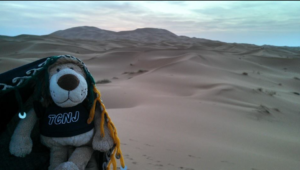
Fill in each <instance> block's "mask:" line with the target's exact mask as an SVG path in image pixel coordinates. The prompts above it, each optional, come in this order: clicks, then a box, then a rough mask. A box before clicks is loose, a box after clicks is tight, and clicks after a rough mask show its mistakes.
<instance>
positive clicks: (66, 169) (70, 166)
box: [54, 162, 79, 170]
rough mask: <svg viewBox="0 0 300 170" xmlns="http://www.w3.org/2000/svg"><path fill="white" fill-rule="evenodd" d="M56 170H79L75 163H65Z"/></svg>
mask: <svg viewBox="0 0 300 170" xmlns="http://www.w3.org/2000/svg"><path fill="white" fill-rule="evenodd" d="M54 170H79V168H78V167H77V166H76V165H75V164H74V163H73V162H64V163H61V164H60V165H58V166H57V167H56V168H55V169H54Z"/></svg>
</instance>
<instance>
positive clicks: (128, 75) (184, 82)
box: [0, 35, 300, 170]
mask: <svg viewBox="0 0 300 170" xmlns="http://www.w3.org/2000/svg"><path fill="white" fill-rule="evenodd" d="M0 49H1V50H0V73H2V72H4V71H7V70H9V69H12V68H15V67H17V66H21V65H23V64H26V63H29V62H32V61H35V60H37V59H39V58H43V57H47V56H52V55H60V54H69V55H73V56H75V57H78V58H80V59H81V60H83V62H84V63H85V64H86V65H87V66H88V68H89V70H90V71H91V73H92V75H93V76H94V78H95V80H96V81H97V82H98V83H97V87H98V89H99V90H100V91H101V93H102V99H103V101H104V104H105V106H106V107H107V109H108V113H109V115H110V116H111V118H112V120H113V122H114V124H115V126H116V127H117V129H118V134H119V137H120V139H121V143H122V145H121V148H122V150H123V154H124V157H125V162H126V165H127V166H128V169H130V170H174V169H183V170H299V168H300V105H299V101H300V74H299V73H300V67H299V66H300V48H296V47H295V48H291V47H274V46H256V45H251V44H236V43H223V42H218V41H210V40H204V39H195V38H184V37H182V40H181V41H178V42H176V41H175V40H174V41H159V42H139V41H131V40H107V41H97V42H96V41H90V40H68V39H63V38H58V37H52V36H31V35H21V36H17V37H6V36H1V37H0ZM103 80H106V81H103ZM107 80H109V81H107ZM107 82H108V83H107Z"/></svg>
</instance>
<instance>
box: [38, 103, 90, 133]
mask: <svg viewBox="0 0 300 170" xmlns="http://www.w3.org/2000/svg"><path fill="white" fill-rule="evenodd" d="M34 110H35V112H36V114H37V116H38V117H39V118H40V133H41V134H42V135H44V136H48V137H70V136H75V135H79V134H82V133H85V132H88V131H90V130H91V129H93V127H94V121H93V122H92V123H91V124H88V123H87V120H88V118H89V110H88V109H87V107H86V106H85V105H84V103H80V104H78V105H76V106H74V107H69V108H62V107H59V106H57V105H56V104H52V105H50V106H49V107H47V108H44V107H42V105H41V104H40V103H39V102H35V103H34Z"/></svg>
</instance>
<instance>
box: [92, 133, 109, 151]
mask: <svg viewBox="0 0 300 170" xmlns="http://www.w3.org/2000/svg"><path fill="white" fill-rule="evenodd" d="M113 146H114V141H113V139H112V138H111V137H110V136H109V135H108V134H106V135H105V136H104V137H103V138H101V137H100V135H99V136H98V135H97V136H94V138H93V149H94V150H98V151H100V152H106V151H108V150H109V149H110V148H112V147H113Z"/></svg>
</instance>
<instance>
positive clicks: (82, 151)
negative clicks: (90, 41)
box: [0, 55, 126, 170]
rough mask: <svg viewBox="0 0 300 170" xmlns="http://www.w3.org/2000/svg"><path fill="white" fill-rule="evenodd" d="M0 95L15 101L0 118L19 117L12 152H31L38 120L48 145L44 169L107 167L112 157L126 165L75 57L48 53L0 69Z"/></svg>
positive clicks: (95, 93)
mask: <svg viewBox="0 0 300 170" xmlns="http://www.w3.org/2000/svg"><path fill="white" fill-rule="evenodd" d="M13 93H14V94H13ZM11 96H14V97H11ZM0 97H1V98H2V99H3V98H6V99H7V100H9V98H13V99H14V100H15V101H16V102H17V103H18V110H17V113H19V114H14V113H10V115H12V116H10V117H9V118H6V120H4V122H1V124H9V121H11V119H13V117H19V118H20V120H19V121H18V122H17V124H16V127H15V130H14V131H13V133H12V135H11V140H10V142H9V152H10V154H12V155H14V156H15V157H21V158H20V159H22V157H26V155H30V154H31V152H32V150H33V141H32V139H31V133H32V130H33V129H35V128H36V126H37V125H36V124H38V131H39V134H40V137H39V138H40V142H41V143H42V144H43V145H45V146H46V147H48V148H49V149H50V160H49V167H48V169H49V170H84V169H91V170H92V169H109V168H110V165H111V164H112V165H113V169H114V170H116V168H117V164H116V160H115V157H116V158H117V159H120V163H121V169H126V166H125V163H124V159H123V156H122V151H121V149H120V140H119V138H118V136H117V130H116V128H115V127H114V125H113V123H112V121H111V119H110V117H109V116H108V114H107V111H106V108H105V106H104V104H103V102H102V100H101V94H100V92H99V91H98V90H97V88H96V86H95V81H94V79H93V77H92V75H91V74H90V72H89V71H88V69H87V67H86V66H85V64H84V63H83V62H82V61H81V60H79V59H78V58H75V57H73V56H70V55H60V56H52V57H47V58H43V59H40V60H38V61H35V62H33V63H30V64H27V65H24V66H21V67H19V68H16V69H13V70H11V71H8V72H6V73H3V74H1V75H0ZM0 102H1V101H0ZM2 102H8V101H4V100H2ZM10 102H11V101H10ZM1 107H3V106H2V105H1ZM2 110H3V109H2ZM4 111H5V109H4ZM6 111H7V110H6ZM8 112H9V111H8ZM99 155H100V156H99ZM101 155H102V156H101ZM99 157H102V158H99Z"/></svg>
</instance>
